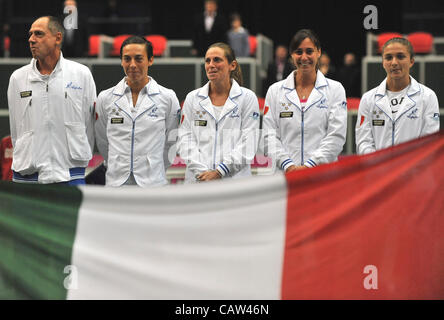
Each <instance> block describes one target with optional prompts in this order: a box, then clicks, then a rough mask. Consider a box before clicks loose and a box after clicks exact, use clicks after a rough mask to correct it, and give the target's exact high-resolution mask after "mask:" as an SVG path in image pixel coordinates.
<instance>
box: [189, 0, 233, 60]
mask: <svg viewBox="0 0 444 320" xmlns="http://www.w3.org/2000/svg"><path fill="white" fill-rule="evenodd" d="M227 31H228V23H227V20H226V18H225V17H224V16H223V15H221V14H220V13H219V12H218V11H217V1H216V0H205V11H204V12H203V14H202V13H200V14H199V15H197V16H196V17H195V19H194V32H193V50H192V54H193V55H195V56H200V57H203V56H205V52H206V51H207V49H208V47H209V46H210V45H211V44H213V43H215V42H227Z"/></svg>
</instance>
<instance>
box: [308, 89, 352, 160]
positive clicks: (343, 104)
mask: <svg viewBox="0 0 444 320" xmlns="http://www.w3.org/2000/svg"><path fill="white" fill-rule="evenodd" d="M331 95H332V97H331V102H329V103H331V106H330V108H329V114H328V124H327V134H326V135H325V137H324V138H323V139H322V140H321V142H320V144H319V147H318V148H317V149H316V151H315V152H314V153H313V155H312V156H311V157H310V159H308V160H307V161H305V163H304V165H305V166H307V167H315V166H317V165H319V164H322V163H329V162H333V161H335V159H336V158H337V156H338V155H339V154H340V153H341V151H342V149H343V147H344V143H345V138H346V135H347V99H346V97H345V90H344V87H343V86H342V85H341V84H338V87H337V88H335V90H332V92H331Z"/></svg>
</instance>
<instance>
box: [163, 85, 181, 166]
mask: <svg viewBox="0 0 444 320" xmlns="http://www.w3.org/2000/svg"><path fill="white" fill-rule="evenodd" d="M179 119H180V105H179V100H178V99H177V96H176V94H175V93H174V91H172V90H171V95H170V105H169V108H168V112H167V114H166V118H165V148H164V152H163V160H164V164H165V169H166V168H168V167H169V166H170V165H171V164H172V163H173V161H174V158H175V157H176V151H177V150H176V149H177V145H176V142H177V128H178V125H179Z"/></svg>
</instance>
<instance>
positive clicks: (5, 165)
mask: <svg viewBox="0 0 444 320" xmlns="http://www.w3.org/2000/svg"><path fill="white" fill-rule="evenodd" d="M0 163H1V165H2V170H1V179H2V180H8V181H12V170H11V166H12V142H11V136H6V137H4V138H3V139H2V142H1V145H0Z"/></svg>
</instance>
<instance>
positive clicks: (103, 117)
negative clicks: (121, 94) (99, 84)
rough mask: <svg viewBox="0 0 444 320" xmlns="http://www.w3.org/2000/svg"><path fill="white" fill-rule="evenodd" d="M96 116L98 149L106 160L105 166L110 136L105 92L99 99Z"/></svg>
mask: <svg viewBox="0 0 444 320" xmlns="http://www.w3.org/2000/svg"><path fill="white" fill-rule="evenodd" d="M95 112H96V115H95V119H96V121H95V124H94V132H95V136H96V143H97V149H98V150H99V152H100V154H101V155H102V157H103V159H104V160H105V166H107V163H108V136H107V134H106V132H107V125H108V114H107V113H106V97H105V92H104V91H102V92H101V93H100V94H99V97H98V98H97V103H96V111H95Z"/></svg>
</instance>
